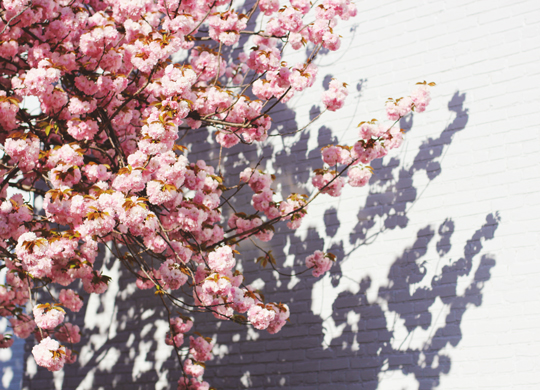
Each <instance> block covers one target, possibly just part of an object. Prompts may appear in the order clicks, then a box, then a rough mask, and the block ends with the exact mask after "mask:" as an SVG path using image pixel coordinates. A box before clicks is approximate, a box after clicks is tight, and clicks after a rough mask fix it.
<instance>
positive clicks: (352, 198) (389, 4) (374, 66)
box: [24, 0, 540, 390]
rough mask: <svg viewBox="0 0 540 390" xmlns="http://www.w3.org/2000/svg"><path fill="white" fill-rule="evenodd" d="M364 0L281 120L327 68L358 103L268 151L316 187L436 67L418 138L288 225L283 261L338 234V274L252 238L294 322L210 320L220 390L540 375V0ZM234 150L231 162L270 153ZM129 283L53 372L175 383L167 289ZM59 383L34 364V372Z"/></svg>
mask: <svg viewBox="0 0 540 390" xmlns="http://www.w3.org/2000/svg"><path fill="white" fill-rule="evenodd" d="M357 6H358V16H357V17H356V18H355V19H351V20H349V21H348V22H345V23H342V24H341V27H340V34H341V35H342V36H343V37H344V38H343V43H342V48H341V49H340V50H339V51H338V52H330V53H327V54H324V55H322V56H321V57H320V58H319V59H318V60H317V64H318V65H319V75H318V81H317V83H318V87H317V88H314V89H315V91H313V90H311V91H310V92H309V93H308V94H305V95H303V96H298V97H297V98H294V99H293V100H292V101H291V102H290V103H289V105H288V107H289V110H286V109H284V110H283V112H282V118H283V123H284V128H283V129H284V130H283V131H285V130H286V129H289V128H291V126H293V125H298V126H299V127H301V126H303V125H304V124H305V123H307V122H308V121H309V118H310V110H311V112H312V113H313V112H316V110H315V109H313V105H316V104H318V103H317V100H316V99H314V98H313V97H314V96H315V97H317V98H318V97H319V96H320V94H321V93H322V91H323V87H322V84H323V80H324V79H325V76H330V75H331V76H332V77H335V78H337V79H338V80H340V81H343V82H346V83H348V84H349V91H350V95H349V98H348V100H347V103H346V106H345V108H344V109H342V110H341V111H338V112H336V113H326V114H325V115H324V116H323V117H322V119H320V120H319V121H317V122H316V123H315V124H313V125H312V126H310V128H309V129H308V131H305V132H303V133H300V134H297V135H294V136H289V137H286V138H284V139H283V141H281V140H277V139H274V140H273V142H275V144H274V145H277V146H276V149H277V147H281V146H280V145H284V146H285V152H283V153H282V154H281V155H280V156H279V158H278V159H277V160H275V161H274V162H271V161H266V160H265V161H264V162H263V165H265V167H266V168H267V169H269V170H274V171H276V173H278V174H281V173H284V174H286V176H288V177H289V179H288V180H283V181H282V182H281V183H282V184H281V187H282V189H283V190H284V192H287V191H289V190H291V189H297V190H298V189H302V188H306V186H307V188H308V189H309V188H311V187H310V185H309V184H306V185H304V183H307V182H308V181H309V177H308V173H307V172H308V171H309V170H311V169H313V168H319V167H321V166H322V161H321V160H320V157H319V156H320V154H319V153H318V152H312V150H313V149H317V148H320V147H321V146H325V145H326V144H328V143H332V142H340V143H349V144H352V143H353V142H354V140H355V138H356V137H357V133H356V125H357V124H358V123H359V122H360V121H363V120H370V119H372V118H380V119H383V117H384V110H383V107H384V103H385V101H386V99H387V98H388V97H400V96H403V95H405V94H407V93H409V92H410V91H411V90H412V88H413V87H414V84H415V83H416V82H417V81H423V80H427V81H434V82H436V83H437V87H435V88H433V90H432V95H433V101H432V103H431V105H430V107H429V108H428V111H427V112H425V113H423V114H415V115H414V118H413V119H412V128H411V130H410V131H407V133H406V143H405V144H404V145H403V146H402V147H401V148H400V149H398V150H395V151H393V152H392V153H391V154H390V155H389V156H387V157H386V158H384V160H383V161H382V162H378V163H374V164H373V167H374V168H375V174H374V177H373V178H372V180H371V182H370V185H369V186H367V187H364V188H362V189H353V188H348V189H346V191H345V192H344V195H343V196H342V197H341V198H340V199H335V198H330V197H328V196H321V197H319V198H318V199H317V201H316V203H315V204H314V205H313V206H312V207H310V212H309V214H308V217H307V218H306V220H305V221H304V224H303V226H302V228H301V229H300V230H298V231H297V232H296V233H294V234H293V235H292V236H291V235H289V236H286V235H285V233H287V229H282V230H280V232H278V233H279V234H278V237H277V238H276V239H275V240H274V242H273V246H272V249H273V251H274V253H275V254H276V255H277V258H278V262H279V263H280V264H281V265H282V266H283V267H284V269H285V271H290V269H291V268H290V267H291V266H292V265H293V264H296V268H298V267H301V264H303V261H304V259H305V257H306V256H307V255H308V254H310V253H313V251H314V250H315V249H324V250H329V251H332V252H334V253H335V254H337V255H338V257H339V258H340V262H339V265H338V266H335V267H334V269H333V270H332V272H331V273H330V274H329V275H327V276H325V277H323V278H321V279H320V280H318V279H315V278H313V277H311V276H307V275H304V277H302V278H298V279H297V278H292V279H285V278H279V277H278V276H277V275H276V274H273V273H272V272H271V271H268V270H266V271H264V272H261V271H260V270H259V269H258V268H256V267H254V266H253V265H252V259H253V258H255V257H257V256H259V254H257V252H256V251H255V250H247V249H246V250H245V251H243V252H242V255H243V259H244V260H245V265H244V269H245V271H246V275H247V278H248V281H253V280H256V279H258V282H259V283H260V284H261V285H262V284H264V285H265V291H266V293H267V294H266V296H267V299H268V300H272V301H274V300H275V301H279V300H281V301H283V302H287V303H289V305H290V306H291V309H292V311H293V315H292V317H291V324H290V325H287V326H286V327H285V328H284V330H283V331H282V332H281V333H280V334H278V335H275V336H271V335H268V334H266V333H263V332H257V331H254V330H246V329H244V328H240V327H239V326H237V325H235V324H231V323H221V324H216V323H215V322H214V321H213V320H212V319H209V318H208V317H202V318H200V319H199V321H201V322H202V323H203V325H202V326H203V331H204V332H206V333H205V334H209V335H214V337H215V338H216V340H217V342H218V344H220V347H216V350H215V352H216V353H217V355H218V357H217V358H216V359H215V360H214V361H213V362H210V363H209V364H208V365H207V373H206V374H205V379H206V380H208V381H209V382H210V383H211V384H212V385H214V386H215V387H216V388H218V389H220V390H223V389H238V388H246V387H247V388H252V389H267V388H268V389H269V388H288V389H332V390H339V389H371V390H374V389H378V390H387V389H388V390H390V389H392V390H394V389H403V390H417V389H418V390H428V389H429V390H431V389H440V390H450V389H451V390H457V389H490V390H493V389H499V388H500V389H505V390H510V389H519V390H528V389H531V390H532V389H539V388H540V371H539V370H538V367H539V366H540V331H539V330H540V329H539V325H538V324H539V322H540V287H539V286H540V283H539V279H540V260H539V255H538V253H539V251H540V224H539V223H538V221H539V219H540V193H539V192H540V169H539V166H540V129H539V127H540V125H539V119H538V112H539V111H540V97H539V96H540V92H539V89H540V2H538V1H508V0H506V1H476V0H475V1H377V2H368V1H359V2H358V3H357ZM327 80H328V78H327ZM402 127H405V128H409V127H411V122H410V121H404V122H403V123H402ZM271 149H272V146H270V145H267V146H266V147H265V148H263V149H261V151H260V155H266V156H267V155H268V153H269V152H270V150H271ZM276 149H274V150H276ZM200 152H201V153H202V152H203V151H200ZM234 152H235V153H236V155H235V156H234V157H231V158H230V159H229V160H227V161H226V163H227V164H229V167H230V166H232V165H233V164H234V163H235V161H242V159H244V158H245V159H250V158H253V157H254V153H255V152H251V154H250V152H248V151H243V150H241V149H235V150H234ZM306 158H307V159H308V161H307V162H304V159H306ZM244 199H245V201H246V203H247V200H248V199H249V198H248V197H247V193H246V197H245V198H244ZM246 209H248V208H247V207H246ZM281 232H283V233H284V234H283V235H281ZM287 237H288V238H287ZM108 268H109V269H113V271H111V272H109V273H108V274H109V275H110V276H115V275H119V274H118V273H116V274H115V272H117V271H114V266H113V265H109V266H108ZM132 287H133V286H132V284H130V283H128V282H122V281H120V282H119V285H118V286H117V287H113V290H114V291H119V295H118V296H117V297H114V296H113V295H110V294H109V295H107V294H105V295H104V296H103V297H96V298H92V300H91V302H89V306H88V308H87V309H86V310H87V311H86V314H85V315H86V317H85V318H86V320H87V328H86V329H85V332H86V334H87V335H88V338H87V339H86V340H91V343H90V345H91V348H86V349H83V350H82V351H81V359H80V360H81V362H82V367H80V368H77V367H72V368H68V369H67V370H66V371H65V373H64V374H61V375H56V376H55V378H56V381H55V383H56V384H55V386H56V388H64V389H75V388H76V389H80V390H83V389H98V388H103V389H109V388H112V387H113V386H114V388H118V389H124V388H126V389H127V388H129V389H139V388H140V389H153V388H156V389H165V388H175V387H174V386H173V385H170V387H169V385H168V382H173V381H175V380H176V379H177V378H178V376H179V375H180V371H179V370H178V367H175V366H174V360H173V359H172V355H170V357H169V355H168V354H169V353H170V350H169V349H167V348H166V347H164V346H163V345H162V344H163V343H162V341H161V339H160V337H162V336H161V333H164V332H165V331H166V326H165V327H164V324H163V323H162V322H163V321H162V322H157V323H154V322H153V320H152V319H151V318H150V314H151V313H152V305H153V304H152V303H151V302H152V299H153V297H150V294H141V293H138V292H136V293H135V298H130V297H132V295H131V293H132V291H133V290H132ZM147 296H148V298H145V297H147ZM87 302H88V301H87ZM111 302H116V304H117V305H118V306H117V308H116V309H114V308H113V306H112V304H111ZM90 303H91V304H90ZM145 305H146V306H145ZM149 310H150V311H149ZM156 313H157V312H156ZM96 316H101V317H96ZM163 318H165V317H163ZM110 324H112V325H110ZM111 329H112V330H111ZM164 329H165V330H164ZM218 329H219V331H218ZM204 332H203V333H204ZM141 333H142V336H141ZM236 341H240V342H236ZM105 342H108V343H109V344H110V345H112V346H113V349H112V352H107V350H106V349H105V348H104V346H103V345H104V343H105ZM28 348H29V346H28V347H27V349H28ZM166 358H169V360H168V362H166V363H164V360H165V359H166ZM27 362H30V360H27ZM52 383H53V377H52V375H50V374H49V373H47V372H42V371H41V370H39V371H36V368H35V366H33V365H32V364H31V363H28V367H27V376H26V379H25V382H24V386H25V388H27V389H38V388H39V389H43V388H52Z"/></svg>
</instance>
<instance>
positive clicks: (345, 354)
mask: <svg viewBox="0 0 540 390" xmlns="http://www.w3.org/2000/svg"><path fill="white" fill-rule="evenodd" d="M464 101H465V94H460V93H459V92H456V94H455V95H454V96H453V97H452V99H451V100H450V102H449V104H448V107H449V110H450V111H451V112H454V113H455V119H454V120H453V122H452V123H451V124H450V125H449V126H447V127H446V128H445V129H444V130H443V131H442V133H441V134H440V135H439V136H438V137H436V138H429V139H428V140H427V141H426V142H424V144H423V145H422V146H421V147H420V149H419V151H418V153H417V155H416V156H415V158H414V160H413V163H412V164H411V166H410V167H402V168H400V163H401V162H400V161H399V158H398V157H392V158H389V159H387V160H385V161H384V162H382V161H375V162H374V163H373V167H374V169H375V174H374V176H373V178H372V180H371V182H370V192H369V194H368V195H367V198H366V201H365V205H364V207H363V208H361V210H360V212H359V213H358V215H357V219H358V223H357V224H356V226H355V228H354V230H353V231H352V232H351V234H350V235H349V237H348V240H349V245H347V246H349V247H350V246H351V245H352V246H353V249H352V250H348V251H347V253H345V249H344V247H345V243H344V241H343V240H341V241H336V240H335V239H336V238H339V237H337V235H338V231H339V228H340V220H339V218H338V213H337V210H336V209H335V208H332V207H330V208H328V209H327V210H326V211H325V213H324V221H325V232H324V234H325V236H324V237H323V236H321V235H320V234H323V232H320V233H319V232H317V231H316V229H314V228H309V229H308V231H307V235H306V236H305V237H304V238H301V237H296V236H294V235H292V234H290V231H289V230H288V229H287V228H286V227H284V226H278V228H277V230H276V237H275V239H274V240H273V241H272V242H271V246H268V247H267V248H268V249H272V250H273V252H274V255H275V256H276V258H277V259H278V260H280V261H281V263H282V264H280V265H281V266H283V267H284V268H285V269H287V268H295V269H301V268H302V267H303V261H304V259H305V257H306V256H307V255H309V254H311V253H313V252H314V251H315V250H326V251H330V252H333V253H335V254H336V255H337V256H338V258H342V259H343V258H351V256H353V255H354V251H355V250H357V249H358V248H360V247H361V246H363V245H366V244H369V243H372V242H373V240H374V239H375V238H376V237H377V235H378V234H380V233H381V232H382V231H384V230H386V229H396V228H400V229H404V228H406V227H407V226H408V223H409V219H408V216H407V212H408V210H409V209H410V207H411V206H412V205H413V204H414V202H415V201H417V200H418V199H419V198H420V197H421V194H422V192H421V191H420V190H419V189H417V188H415V187H414V186H413V176H414V175H415V174H418V173H422V172H423V173H425V174H426V175H427V177H428V179H429V181H431V180H433V179H435V178H436V177H437V176H438V175H440V173H441V164H440V160H441V158H442V157H443V154H444V148H445V147H447V146H448V145H450V144H451V142H452V141H453V136H454V134H455V133H456V132H458V131H461V130H462V129H464V128H465V126H466V124H467V121H468V112H467V109H465V108H464ZM280 110H281V117H282V122H281V123H282V124H283V123H285V125H284V128H287V127H289V126H290V125H291V124H292V125H295V113H294V111H292V110H290V109H288V108H286V107H285V106H280ZM312 111H313V113H312V114H313V115H312V116H313V117H314V116H316V115H317V112H316V107H314V108H313V110H312ZM287 123H289V125H287ZM401 127H403V128H406V129H410V128H411V127H412V119H411V120H408V121H403V122H402V123H401ZM208 135H209V133H208V131H206V130H202V131H200V132H199V133H198V134H196V135H195V138H193V141H192V144H191V145H192V152H193V154H195V155H196V154H197V153H199V154H202V155H205V154H207V155H208V153H209V154H210V155H211V156H214V158H216V156H217V153H218V150H216V149H211V150H208V149H205V146H204V145H205V142H203V141H204V140H205V139H206V137H207V136H208ZM310 136H313V135H312V134H310V133H309V131H304V132H302V133H300V134H299V136H297V138H292V137H291V138H289V139H291V140H293V139H294V141H293V142H291V143H290V146H289V147H288V148H285V149H283V150H282V151H281V152H279V153H278V154H277V156H276V158H275V160H273V161H272V163H273V167H274V168H275V169H276V171H281V172H282V177H284V178H286V179H283V181H281V182H279V184H280V185H281V186H283V187H285V188H287V189H290V190H291V192H303V191H304V190H305V188H306V186H307V183H308V182H309V180H310V177H311V176H310V173H311V172H312V170H313V169H314V168H319V167H320V166H322V162H321V159H320V153H318V151H312V152H310V151H309V150H308V142H309V139H310ZM335 142H337V140H336V138H335V137H334V136H333V133H332V130H331V129H330V128H328V127H325V126H322V127H321V128H320V129H319V131H318V134H317V144H318V146H319V147H322V146H326V145H328V144H330V143H335ZM231 152H232V153H231V154H230V155H229V156H228V157H227V159H226V160H224V162H223V165H224V167H229V168H228V169H229V171H230V172H228V173H231V174H234V173H235V172H236V173H237V172H240V171H241V170H242V169H243V168H244V167H245V164H246V163H247V162H250V161H257V160H258V158H260V157H263V158H266V159H269V158H270V157H271V156H273V155H274V152H275V148H274V147H273V146H271V145H266V146H265V147H264V148H263V149H262V150H258V151H255V150H252V151H246V150H245V148H244V146H242V145H239V146H237V147H235V148H233V149H232V150H231ZM428 183H429V182H428ZM250 198H251V194H250V193H249V192H248V191H245V192H244V193H243V194H240V196H239V197H238V198H237V200H236V203H234V205H235V206H238V207H239V208H240V209H241V208H242V207H244V208H249V207H250V206H249V204H250ZM239 211H240V210H239ZM377 220H381V221H383V226H384V228H383V229H377V224H376V221H377ZM498 223H499V219H498V217H497V216H494V215H489V216H488V217H487V218H486V223H485V224H484V225H483V226H482V227H481V228H480V229H478V230H477V231H476V233H474V234H473V236H472V237H471V239H470V240H469V241H467V244H466V245H465V249H464V253H463V257H462V258H460V259H459V260H457V261H450V262H448V263H447V264H445V265H444V266H442V269H441V270H440V271H439V272H437V273H436V274H435V277H433V278H432V280H431V281H429V280H428V278H427V276H426V275H427V274H426V271H425V267H424V266H423V265H422V264H421V261H422V260H423V258H424V257H425V255H426V251H427V248H428V246H429V245H432V242H433V241H434V239H435V237H436V236H438V237H439V238H438V241H437V243H436V244H435V246H436V250H437V253H438V254H439V256H440V257H441V259H444V258H445V256H446V255H447V254H448V252H449V251H450V248H451V237H452V235H453V232H454V222H453V221H452V220H451V219H448V220H447V221H444V222H443V223H441V225H440V226H439V228H438V233H436V232H435V230H434V228H433V227H431V226H427V227H426V228H424V229H421V230H420V231H418V234H417V240H416V242H415V243H414V244H413V245H412V247H411V248H410V249H407V250H406V251H405V252H404V253H403V255H402V256H400V257H399V258H398V259H396V261H395V262H394V264H393V265H392V266H391V268H390V270H389V273H388V279H389V281H390V282H389V284H388V286H386V287H383V288H381V289H380V290H379V291H378V298H379V299H380V300H383V301H385V302H387V307H384V308H383V307H382V306H381V305H380V302H379V301H375V302H370V301H368V299H367V297H366V291H367V290H368V289H369V288H370V286H371V280H370V279H369V277H368V276H366V277H365V278H364V279H362V280H361V281H360V282H359V292H357V293H355V294H353V293H351V292H348V291H343V292H341V293H340V294H339V295H338V296H337V298H336V300H335V301H334V303H333V315H332V316H333V317H332V319H333V321H334V323H335V324H336V326H337V327H339V329H341V331H342V332H341V335H340V336H339V337H336V338H334V339H332V342H331V344H330V345H327V346H326V347H323V346H322V345H323V333H324V324H323V320H322V319H321V317H319V316H317V315H314V314H313V313H312V311H311V310H312V305H313V300H312V291H313V288H314V283H315V282H316V281H317V280H316V279H315V278H312V277H311V276H308V275H306V277H303V278H301V279H299V280H296V279H294V278H293V279H290V280H289V279H284V278H282V277H279V276H278V275H277V274H276V273H273V272H271V271H268V270H266V271H262V272H261V270H260V268H259V266H257V265H255V264H253V262H252V259H254V258H256V257H258V256H260V253H258V252H257V250H256V249H255V248H252V247H249V246H248V245H246V246H244V247H243V248H242V250H241V252H242V258H243V259H244V263H243V266H244V274H245V276H246V281H247V282H248V283H250V282H252V281H253V280H256V279H260V281H261V282H262V283H264V291H265V294H266V296H267V298H268V299H269V300H271V301H276V302H279V301H281V302H284V303H287V304H289V306H290V307H291V312H292V313H293V314H292V316H291V324H290V325H288V326H286V327H285V328H284V329H283V330H282V332H281V333H280V334H278V335H269V334H267V333H266V332H257V331H253V330H252V329H249V328H245V327H240V326H239V325H237V324H234V323H229V322H220V321H217V320H214V318H213V317H212V316H210V315H208V314H204V315H198V316H197V322H198V326H197V330H198V331H200V332H201V333H203V334H204V335H209V336H212V335H214V336H215V337H216V341H217V344H219V345H220V346H221V349H220V352H221V353H218V356H217V357H216V359H215V360H214V361H212V362H209V364H208V365H207V367H208V368H207V370H206V374H205V380H207V381H208V382H210V383H211V384H212V385H213V386H215V387H216V388H218V389H220V390H223V389H238V388H243V387H249V388H254V389H262V388H265V389H266V388H274V387H275V388H295V389H300V388H309V389H313V388H321V389H322V388H326V387H331V388H332V389H333V390H336V389H338V388H339V387H340V386H341V387H342V388H346V389H352V388H361V389H377V388H378V385H379V376H380V375H381V374H383V373H384V372H386V371H401V372H403V373H404V374H410V373H412V374H413V375H414V377H415V378H416V380H417V381H418V383H419V385H420V389H422V390H424V389H433V388H434V387H435V386H437V384H438V383H439V380H440V377H441V375H443V374H445V373H448V372H449V370H450V368H451V359H450V357H449V356H447V355H445V353H444V351H443V349H444V347H445V346H447V345H452V346H455V345H457V344H458V343H459V342H460V340H461V338H462V335H461V322H462V317H463V313H464V312H465V310H466V309H467V307H469V306H470V305H471V304H472V305H476V306H479V305H480V304H481V302H482V286H483V283H485V282H486V281H487V280H489V277H490V269H491V268H492V267H493V266H494V265H495V260H494V259H492V258H490V257H488V256H480V250H481V249H482V240H486V239H492V238H493V234H494V231H495V229H496V228H497V226H498ZM329 238H334V240H333V242H334V243H333V244H332V246H331V247H330V248H328V245H326V246H325V240H328V239H329ZM287 257H294V258H295V259H294V260H293V264H292V263H291V264H289V263H287V265H285V264H283V263H284V262H285V260H284V259H286V258H287ZM478 257H481V258H480V259H478ZM475 259H476V260H475ZM441 261H443V260H441ZM108 268H113V269H114V270H115V272H116V275H115V279H116V283H117V284H116V287H115V288H116V292H114V291H112V292H114V294H113V293H111V295H107V293H106V294H104V295H103V296H100V297H97V298H92V299H94V303H95V304H94V305H93V306H92V307H86V309H85V310H86V314H85V315H82V314H83V313H80V314H79V315H78V316H73V317H75V319H74V320H73V321H72V322H74V323H76V324H79V326H81V329H83V324H84V323H85V321H86V322H87V323H88V320H89V319H92V318H93V323H94V325H93V327H91V328H87V329H84V332H83V340H82V342H81V344H80V345H86V346H88V347H86V348H87V349H85V350H82V351H81V356H84V359H83V360H84V361H83V362H82V363H83V364H82V365H81V364H79V363H76V364H74V365H71V366H66V368H65V369H64V373H63V375H62V376H59V375H58V374H56V376H55V377H54V378H53V375H52V374H51V373H49V372H47V371H46V370H44V369H41V368H39V369H38V371H37V373H36V374H34V375H32V374H31V373H30V375H27V376H26V378H25V380H24V383H23V388H25V389H34V388H44V387H45V388H52V385H51V384H52V383H53V382H55V378H56V382H57V383H59V386H60V387H61V388H63V389H80V390H84V389H101V388H102V389H108V388H111V386H112V387H114V388H116V389H123V388H126V389H128V388H129V389H130V390H131V389H136V390H143V389H175V388H176V384H175V383H176V381H177V380H178V378H179V376H180V375H181V369H180V367H179V366H178V363H177V362H176V360H175V357H174V354H173V351H172V349H170V348H169V347H166V346H164V336H165V332H166V331H167V330H168V327H167V324H166V322H165V319H166V318H167V313H166V312H165V311H164V310H163V309H161V307H160V306H159V305H156V298H155V297H154V296H153V294H152V293H151V292H149V291H139V290H138V289H136V288H134V286H133V277H132V275H131V274H129V273H127V272H126V271H124V270H123V269H121V268H119V267H117V268H114V264H109V265H108ZM469 275H474V276H473V279H472V281H471V283H470V285H469V286H468V287H467V288H466V290H465V292H464V293H462V294H459V293H458V292H457V286H458V284H457V282H458V279H459V278H460V277H465V276H469ZM331 277H332V285H333V286H334V287H336V286H338V285H339V283H340V280H341V278H343V277H348V276H347V275H343V273H342V271H341V268H340V266H339V264H338V265H337V266H334V267H333V269H332V270H331ZM416 284H421V285H423V286H424V287H418V288H416V289H415V290H414V292H413V293H411V292H410V291H411V290H412V289H413V287H414V286H415V285H416ZM291 291H292V293H291ZM85 299H86V302H87V303H88V296H87V295H86V296H85ZM96 300H97V301H96ZM111 300H112V302H111ZM439 301H440V302H442V303H443V306H444V307H447V308H449V312H448V313H449V314H447V315H446V318H445V321H444V323H443V324H442V325H440V326H436V325H437V324H435V322H436V319H435V318H433V313H432V311H433V310H432V309H433V308H434V307H435V306H434V305H436V302H439ZM389 316H394V317H395V318H397V319H399V320H400V321H402V322H403V323H404V326H405V329H406V331H407V335H408V336H407V338H406V339H405V340H404V342H402V343H400V345H396V340H397V337H398V336H399V335H398V334H397V333H396V331H395V329H394V327H393V324H391V323H390V322H389V321H388V320H387V319H388V318H389ZM73 317H72V318H73ZM85 317H86V318H85ZM156 318H159V319H158V320H156ZM351 319H358V320H357V321H352V320H351ZM420 329H422V330H426V329H433V334H432V335H431V338H430V340H429V342H428V343H427V344H425V346H424V347H423V348H415V347H414V346H410V344H409V341H410V340H412V339H413V336H414V332H415V330H420ZM238 341H241V342H238ZM32 345H33V343H27V346H26V352H27V357H28V356H29V354H30V350H31V347H32ZM186 345H187V342H186ZM405 345H407V346H406V347H405ZM27 361H28V360H27ZM270 373H272V374H274V375H271V376H270V375H269V374H270Z"/></svg>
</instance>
